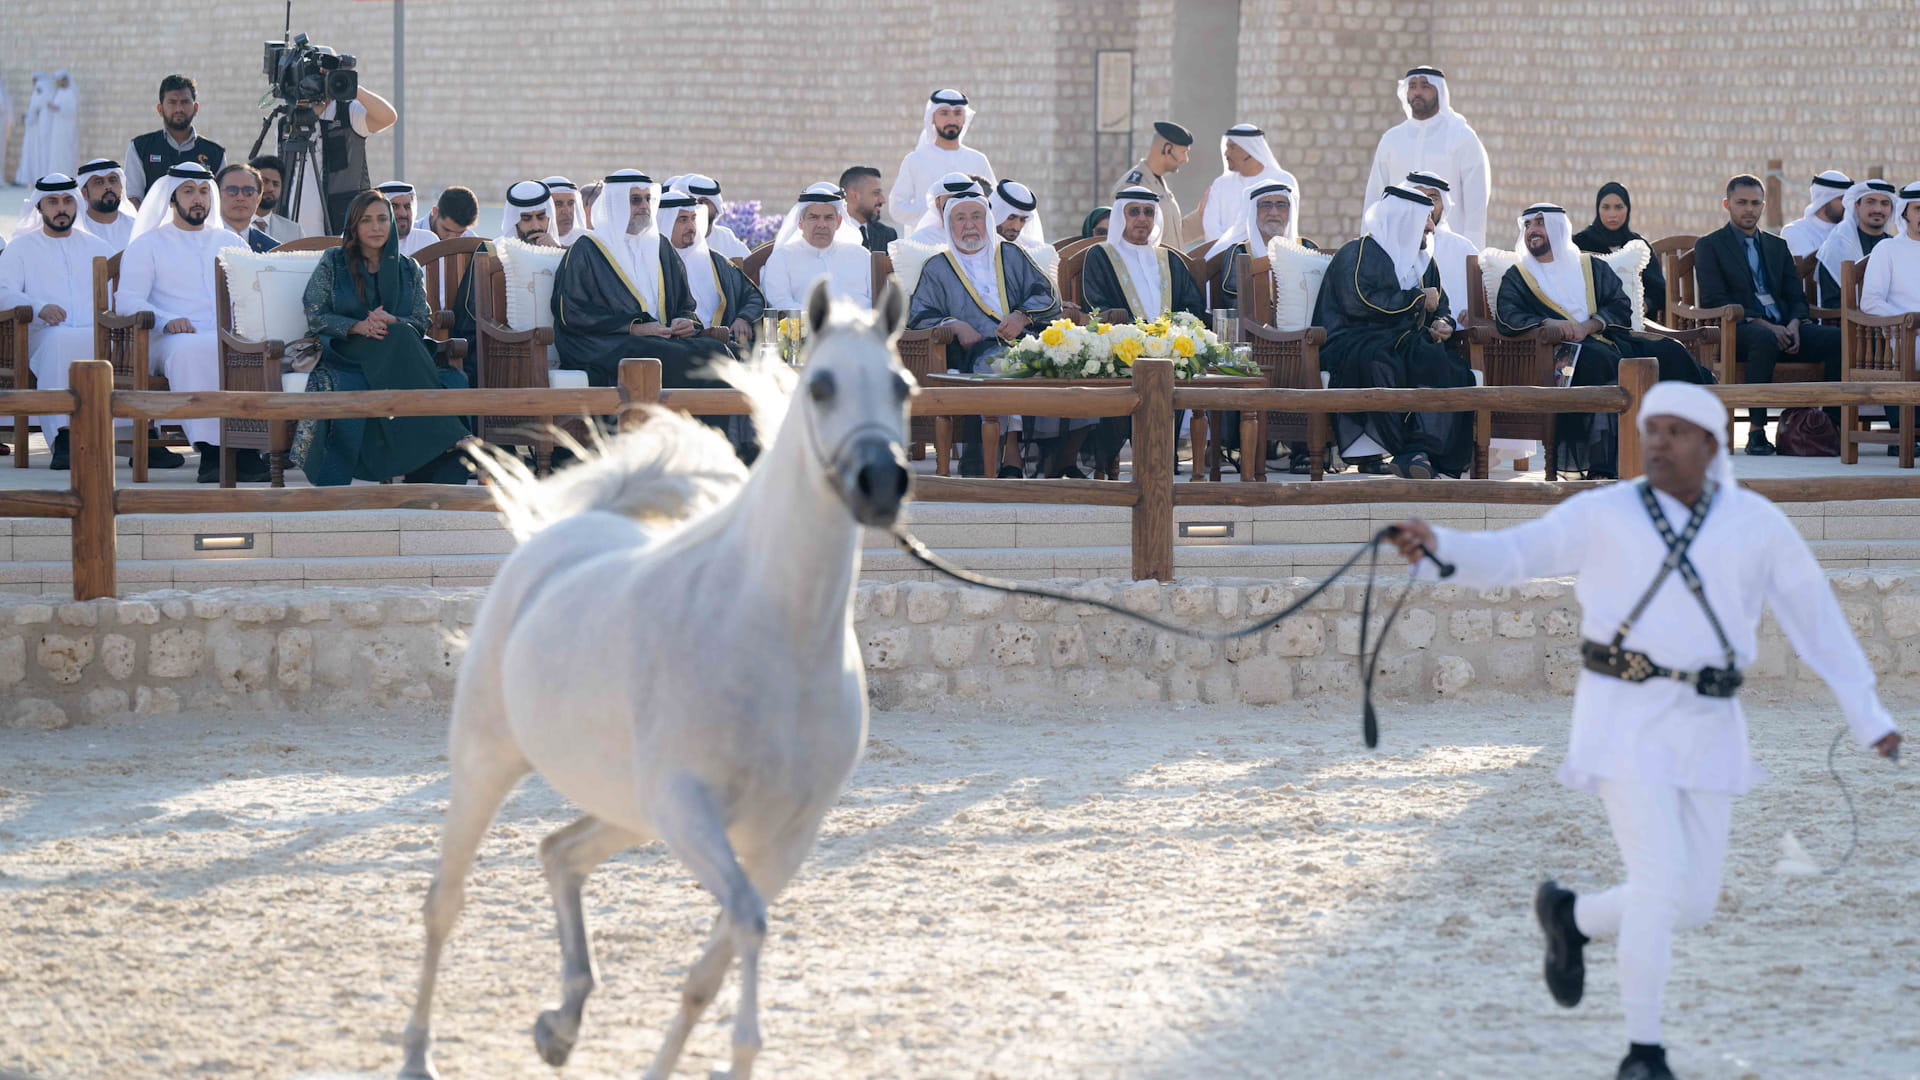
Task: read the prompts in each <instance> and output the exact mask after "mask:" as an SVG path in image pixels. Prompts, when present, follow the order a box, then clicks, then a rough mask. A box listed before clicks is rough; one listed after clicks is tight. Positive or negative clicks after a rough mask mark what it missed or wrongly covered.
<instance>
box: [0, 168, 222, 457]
mask: <svg viewBox="0 0 1920 1080" xmlns="http://www.w3.org/2000/svg"><path fill="white" fill-rule="evenodd" d="M78 190H79V184H78V183H76V182H75V181H74V179H73V178H72V177H69V176H62V175H60V174H59V173H55V174H53V175H51V176H43V177H41V178H40V179H39V180H38V181H37V182H35V184H34V185H33V193H34V196H35V198H34V202H33V206H32V209H31V211H30V212H29V213H28V214H27V216H26V218H25V219H24V220H22V222H21V225H22V227H23V228H22V231H20V232H18V233H15V234H14V238H13V243H11V244H9V245H7V249H6V250H5V251H0V307H18V306H20V305H22V304H24V305H26V306H28V307H30V308H32V309H33V322H32V323H30V324H29V325H28V327H27V366H28V367H30V368H31V369H32V370H33V377H34V380H35V381H36V382H37V383H38V384H39V387H40V389H42V390H65V389H66V388H67V365H68V364H71V363H73V362H74V361H75V360H87V359H90V358H92V356H93V260H94V259H96V258H104V257H107V256H110V255H112V254H113V250H112V249H111V248H110V247H108V245H107V242H106V241H104V240H102V239H100V238H99V237H97V236H95V235H94V234H92V233H90V232H87V231H86V230H84V229H80V228H76V227H75V222H76V220H78V217H79V213H80V206H79V200H77V199H75V198H74V195H75V193H76V192H77V191H78ZM120 423H121V424H123V425H124V424H125V423H126V421H124V420H122V421H120ZM39 424H40V433H41V434H42V435H43V436H45V437H46V439H47V443H48V445H49V446H50V447H51V448H52V450H53V462H52V464H51V465H50V466H49V468H54V469H65V468H67V467H68V461H67V455H68V444H67V418H66V417H65V416H42V417H40V418H39ZM185 462H186V459H185V458H183V457H181V456H180V455H179V454H176V453H173V452H172V451H170V450H168V449H167V448H166V447H163V446H158V445H154V444H149V445H148V447H147V465H148V466H149V467H151V468H160V469H172V468H177V467H179V466H180V465H182V464H184V463H185Z"/></svg>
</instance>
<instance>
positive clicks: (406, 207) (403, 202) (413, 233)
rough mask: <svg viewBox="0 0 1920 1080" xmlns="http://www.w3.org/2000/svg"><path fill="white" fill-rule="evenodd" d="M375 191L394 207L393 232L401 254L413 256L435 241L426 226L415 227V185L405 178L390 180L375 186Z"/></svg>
mask: <svg viewBox="0 0 1920 1080" xmlns="http://www.w3.org/2000/svg"><path fill="white" fill-rule="evenodd" d="M373 190H375V191H377V192H379V193H380V194H382V195H385V196H386V197H387V205H388V206H391V207H392V208H393V232H394V236H395V238H396V242H397V243H398V244H399V245H400V254H402V255H405V256H407V257H408V258H412V257H413V253H414V252H416V251H419V250H420V249H421V248H423V247H426V246H427V245H428V244H431V243H433V241H434V239H435V238H434V235H433V233H432V232H430V231H429V230H427V229H426V228H424V227H422V228H418V229H416V228H414V216H413V208H414V206H415V205H416V197H415V193H414V190H413V185H412V184H409V183H407V182H406V181H405V180H388V181H386V182H385V183H382V184H379V185H377V186H375V187H374V189H373Z"/></svg>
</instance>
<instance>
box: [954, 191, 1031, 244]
mask: <svg viewBox="0 0 1920 1080" xmlns="http://www.w3.org/2000/svg"><path fill="white" fill-rule="evenodd" d="M958 201H959V200H958V199H955V200H951V201H949V202H948V203H947V205H948V206H952V205H953V203H954V202H958ZM989 207H990V210H989V213H988V220H989V221H990V222H991V223H992V225H993V227H994V228H995V229H996V230H997V229H999V228H1000V226H1001V224H1003V223H1004V222H1005V221H1006V220H1007V219H1008V218H1010V217H1012V216H1013V215H1015V214H1024V215H1026V218H1027V221H1026V224H1024V225H1022V226H1020V236H1019V238H1018V239H1017V240H1016V241H1015V242H1016V243H1018V244H1019V245H1020V246H1021V247H1027V248H1033V247H1040V246H1041V245H1043V244H1045V243H1046V242H1047V235H1046V231H1045V230H1044V229H1043V228H1041V226H1040V200H1039V199H1038V198H1037V197H1035V195H1034V194H1033V191H1032V189H1030V188H1028V187H1027V185H1025V184H1022V183H1020V182H1018V181H1015V180H1002V181H1000V182H999V183H998V184H995V185H994V188H993V198H992V199H991V200H989Z"/></svg>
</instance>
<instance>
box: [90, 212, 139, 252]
mask: <svg viewBox="0 0 1920 1080" xmlns="http://www.w3.org/2000/svg"><path fill="white" fill-rule="evenodd" d="M113 213H114V218H113V220H112V221H95V220H93V217H92V215H91V214H88V213H85V212H82V213H81V215H80V228H82V229H84V230H85V231H87V232H89V233H92V234H93V235H94V236H97V237H99V238H100V239H101V240H103V241H105V242H106V245H107V246H108V247H109V248H112V249H113V250H112V251H109V252H107V254H109V255H111V254H113V253H114V252H115V251H125V250H126V249H127V241H128V240H131V239H133V215H132V214H129V213H127V212H126V211H124V210H115V211H114V212H113Z"/></svg>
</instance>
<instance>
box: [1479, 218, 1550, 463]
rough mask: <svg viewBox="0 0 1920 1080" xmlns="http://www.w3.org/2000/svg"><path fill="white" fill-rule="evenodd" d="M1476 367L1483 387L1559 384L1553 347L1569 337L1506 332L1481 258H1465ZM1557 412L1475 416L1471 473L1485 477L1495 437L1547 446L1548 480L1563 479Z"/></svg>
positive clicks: (1543, 332) (1545, 332) (1537, 331)
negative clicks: (1491, 301) (1493, 309)
mask: <svg viewBox="0 0 1920 1080" xmlns="http://www.w3.org/2000/svg"><path fill="white" fill-rule="evenodd" d="M1462 329H1463V330H1464V331H1465V333H1466V335H1467V351H1468V355H1469V356H1470V357H1471V362H1472V364H1473V370H1475V371H1477V372H1479V373H1480V374H1481V378H1482V385H1485V386H1556V385H1558V384H1559V379H1558V378H1557V377H1556V375H1555V374H1554V370H1553V350H1554V346H1556V345H1558V344H1559V343H1560V342H1562V341H1564V340H1566V339H1565V338H1564V337H1563V336H1562V335H1561V333H1560V331H1558V330H1556V329H1552V328H1550V327H1544V326H1543V327H1539V328H1537V329H1534V330H1529V331H1527V332H1526V333H1524V334H1519V335H1515V336H1512V337H1509V336H1507V335H1506V334H1502V333H1501V332H1500V329H1499V327H1498V326H1497V325H1496V324H1495V323H1494V320H1493V316H1492V314H1491V313H1490V312H1489V311H1488V304H1487V283H1486V277H1485V275H1483V274H1482V273H1481V271H1480V257H1479V256H1478V255H1470V256H1468V257H1467V317H1466V320H1465V326H1464V327H1463V328H1462ZM1554 417H1555V414H1553V413H1516V412H1489V411H1486V410H1481V411H1480V412H1476V413H1475V414H1474V424H1473V476H1474V478H1475V479H1477V480H1484V479H1486V476H1487V445H1488V443H1489V441H1490V440H1493V439H1496V438H1498V439H1522V440H1526V441H1529V442H1539V443H1540V444H1541V445H1543V446H1545V447H1546V451H1547V453H1546V473H1547V479H1548V480H1557V479H1559V454H1558V448H1557V447H1556V445H1555V444H1556V443H1557V442H1558V441H1559V440H1558V439H1556V438H1555V437H1554Z"/></svg>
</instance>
